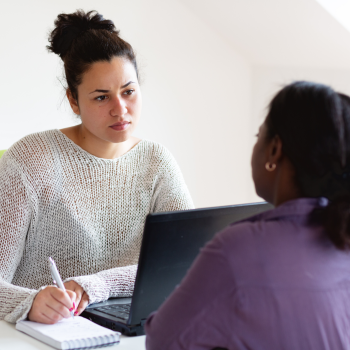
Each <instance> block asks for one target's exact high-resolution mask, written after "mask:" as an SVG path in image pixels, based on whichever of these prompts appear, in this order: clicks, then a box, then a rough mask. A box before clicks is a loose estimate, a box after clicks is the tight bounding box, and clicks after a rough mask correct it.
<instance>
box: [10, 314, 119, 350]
mask: <svg viewBox="0 0 350 350" xmlns="http://www.w3.org/2000/svg"><path fill="white" fill-rule="evenodd" d="M16 329H18V330H19V331H21V332H23V333H26V334H28V335H30V336H32V337H33V338H36V339H38V340H40V341H42V342H44V343H46V344H48V345H50V346H53V347H54V348H56V349H64V350H70V349H88V348H91V347H96V346H101V345H108V344H114V343H119V335H120V333H119V332H114V331H111V330H110V329H107V328H104V327H101V326H99V325H97V324H95V323H93V322H91V321H89V320H87V319H86V318H83V317H80V316H75V317H74V318H73V319H72V318H69V319H68V318H67V319H63V320H62V321H60V322H58V323H56V324H53V325H48V324H43V323H37V322H32V321H20V322H18V323H17V324H16Z"/></svg>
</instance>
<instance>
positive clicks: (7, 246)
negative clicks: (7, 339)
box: [0, 151, 38, 323]
mask: <svg viewBox="0 0 350 350" xmlns="http://www.w3.org/2000/svg"><path fill="white" fill-rule="evenodd" d="M23 180H24V175H23V173H22V172H21V171H20V170H19V168H18V166H17V164H16V162H15V161H14V159H13V158H12V157H11V156H10V154H9V151H8V152H6V153H5V154H4V156H3V157H2V158H1V160H0V320H2V319H4V320H6V321H8V322H12V323H14V322H16V321H20V320H22V319H25V318H26V317H27V314H28V312H29V310H30V308H31V306H32V303H33V299H34V297H35V296H36V294H37V293H38V291H37V290H32V289H27V288H23V287H18V286H15V285H12V284H11V282H12V280H13V276H14V274H15V272H16V269H17V267H18V265H19V262H20V260H21V258H22V255H23V250H24V246H25V240H26V235H27V231H28V227H29V225H30V219H31V214H32V213H31V205H30V200H29V196H28V190H27V188H26V186H25V184H24V181H23Z"/></svg>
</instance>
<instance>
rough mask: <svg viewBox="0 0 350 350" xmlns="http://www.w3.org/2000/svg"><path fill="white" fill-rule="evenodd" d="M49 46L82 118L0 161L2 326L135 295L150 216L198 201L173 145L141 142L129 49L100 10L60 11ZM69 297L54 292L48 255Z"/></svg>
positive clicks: (48, 319)
mask: <svg viewBox="0 0 350 350" xmlns="http://www.w3.org/2000/svg"><path fill="white" fill-rule="evenodd" d="M49 42H50V45H49V46H48V49H49V51H52V52H54V53H56V54H57V55H59V56H60V58H61V59H62V60H63V62H64V70H65V76H66V81H67V89H66V92H67V98H68V100H69V103H70V105H71V107H72V110H73V112H74V113H75V114H77V115H79V116H80V119H81V123H80V124H79V125H77V126H73V127H70V128H66V129H63V130H49V131H45V132H40V133H36V134H32V135H29V136H26V137H24V138H23V139H21V140H20V141H18V142H17V143H16V144H14V145H13V146H12V147H11V148H10V149H9V150H8V151H7V152H6V153H5V154H4V156H3V157H2V159H1V160H0V248H1V251H0V319H5V320H6V321H8V322H16V321H19V320H23V319H25V318H27V317H28V318H29V320H32V321H36V322H42V323H55V322H57V321H59V320H61V319H62V318H67V317H70V310H71V309H72V308H73V309H74V308H75V314H76V315H79V314H80V313H81V312H82V311H83V310H84V308H85V307H86V306H87V304H88V303H93V302H98V301H103V300H106V299H108V298H110V297H116V296H130V295H131V294H132V292H133V286H134V280H135V274H136V269H137V261H138V255H139V249H140V244H141V239H142V232H143V226H144V221H145V218H146V215H147V214H148V213H152V212H159V211H172V210H184V209H190V208H193V203H192V200H191V197H190V195H189V192H188V190H187V187H186V185H185V183H184V180H183V177H182V175H181V172H180V170H179V168H178V166H177V164H176V162H175V160H174V158H173V157H172V155H171V154H170V153H169V151H168V150H167V149H165V148H164V147H163V146H161V145H159V144H157V143H155V142H152V141H148V140H140V139H137V138H136V137H134V136H132V133H133V131H134V130H135V127H136V126H137V123H138V121H139V118H140V114H141V105H142V101H141V91H140V86H139V83H138V71H137V64H136V59H135V55H134V51H133V49H132V47H131V46H130V44H129V43H127V42H126V41H124V40H123V39H121V38H120V37H119V32H118V31H117V30H116V28H115V26H114V24H113V22H112V21H110V20H105V19H104V18H103V17H102V16H101V15H100V14H98V13H97V12H95V11H90V12H88V13H85V12H83V11H82V10H79V11H77V12H75V13H72V14H60V15H59V16H58V17H57V19H56V21H55V29H54V30H53V31H52V32H51V34H50V37H49ZM49 256H51V257H52V258H53V259H54V260H55V261H56V264H57V267H58V270H59V271H60V273H61V277H62V279H63V280H64V282H65V287H66V289H67V293H64V292H63V291H62V290H60V289H58V288H55V287H54V286H51V284H52V278H51V275H50V270H49V267H48V257H49Z"/></svg>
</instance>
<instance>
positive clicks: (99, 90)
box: [90, 80, 134, 94]
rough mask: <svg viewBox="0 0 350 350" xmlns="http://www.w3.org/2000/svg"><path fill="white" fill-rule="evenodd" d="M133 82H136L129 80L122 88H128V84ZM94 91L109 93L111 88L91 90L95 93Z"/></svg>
mask: <svg viewBox="0 0 350 350" xmlns="http://www.w3.org/2000/svg"><path fill="white" fill-rule="evenodd" d="M133 83H134V81H131V80H130V81H129V82H127V83H126V84H124V85H123V86H122V87H121V88H122V89H124V88H126V87H127V86H128V85H130V84H133ZM94 92H102V93H107V92H109V90H101V89H96V90H94V91H91V92H90V94H92V93H94Z"/></svg>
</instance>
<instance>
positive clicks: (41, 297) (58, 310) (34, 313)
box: [28, 260, 76, 324]
mask: <svg viewBox="0 0 350 350" xmlns="http://www.w3.org/2000/svg"><path fill="white" fill-rule="evenodd" d="M52 261H53V260H52ZM50 263H51V262H50ZM56 271H57V268H56ZM57 273H58V271H57ZM58 276H59V274H58ZM55 277H56V278H55V281H56V283H57V285H58V287H60V286H59V283H61V282H62V280H61V278H59V279H58V278H57V276H55ZM59 281H60V282H59ZM62 285H63V283H62ZM63 287H64V285H63ZM75 299H76V294H75V293H74V292H73V291H70V290H64V289H63V288H56V287H54V286H47V287H46V288H45V289H43V290H41V291H40V292H39V293H38V294H37V295H36V297H35V298H34V301H33V305H32V308H31V309H30V311H29V313H28V319H29V320H31V321H35V322H40V323H47V324H54V323H56V322H58V321H60V320H62V319H63V318H69V317H72V313H73V310H74V309H75V305H74V301H75Z"/></svg>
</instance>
